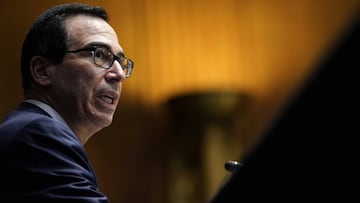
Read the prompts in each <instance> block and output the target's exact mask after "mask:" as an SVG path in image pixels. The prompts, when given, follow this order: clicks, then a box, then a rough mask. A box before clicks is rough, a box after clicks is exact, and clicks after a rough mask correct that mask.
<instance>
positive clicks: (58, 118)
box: [25, 99, 68, 126]
mask: <svg viewBox="0 0 360 203" xmlns="http://www.w3.org/2000/svg"><path fill="white" fill-rule="evenodd" d="M25 102H27V103H30V104H34V105H35V106H37V107H39V108H41V109H42V110H43V111H45V112H46V113H48V114H49V115H50V116H51V118H53V119H55V120H56V121H59V122H60V123H63V124H64V125H66V126H68V125H67V123H66V122H65V120H64V119H63V118H62V117H61V116H60V114H59V113H58V112H56V111H55V109H53V108H52V107H51V106H49V105H47V104H45V103H44V102H41V101H39V100H35V99H26V100H25Z"/></svg>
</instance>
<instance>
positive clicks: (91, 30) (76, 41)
mask: <svg viewBox="0 0 360 203" xmlns="http://www.w3.org/2000/svg"><path fill="white" fill-rule="evenodd" d="M65 27H66V30H67V33H68V38H69V46H70V47H69V48H76V49H78V48H82V47H84V46H86V45H89V44H94V43H99V44H105V45H107V46H108V47H110V48H111V50H112V51H113V52H114V53H117V52H123V50H122V48H121V46H120V45H119V42H118V38H117V35H116V32H115V30H114V29H113V28H112V27H111V26H110V25H109V24H108V23H107V22H106V21H104V20H103V19H101V18H98V17H93V16H87V15H76V16H72V17H69V18H68V19H66V21H65Z"/></svg>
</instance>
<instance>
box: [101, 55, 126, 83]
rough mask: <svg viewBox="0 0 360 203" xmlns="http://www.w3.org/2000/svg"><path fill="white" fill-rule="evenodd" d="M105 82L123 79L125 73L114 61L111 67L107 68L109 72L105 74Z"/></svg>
mask: <svg viewBox="0 0 360 203" xmlns="http://www.w3.org/2000/svg"><path fill="white" fill-rule="evenodd" d="M105 77H106V80H108V81H118V82H121V81H123V80H124V79H125V78H126V77H125V71H124V70H123V68H122V67H121V65H120V63H119V62H118V61H116V60H115V61H114V63H113V64H112V66H111V67H110V68H109V70H108V71H107V73H106V76H105Z"/></svg>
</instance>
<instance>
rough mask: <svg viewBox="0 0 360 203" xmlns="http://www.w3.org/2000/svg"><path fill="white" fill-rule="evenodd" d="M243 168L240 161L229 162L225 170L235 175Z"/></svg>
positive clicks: (226, 163)
mask: <svg viewBox="0 0 360 203" xmlns="http://www.w3.org/2000/svg"><path fill="white" fill-rule="evenodd" d="M242 166H243V164H242V163H240V162H238V161H227V162H225V169H226V170H227V171H229V172H232V173H234V172H235V171H237V170H239V169H240V168H241V167H242Z"/></svg>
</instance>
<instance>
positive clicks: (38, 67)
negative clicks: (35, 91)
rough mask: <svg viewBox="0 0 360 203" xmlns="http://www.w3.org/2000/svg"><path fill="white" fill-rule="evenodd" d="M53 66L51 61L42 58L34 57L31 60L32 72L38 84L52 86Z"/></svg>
mask: <svg viewBox="0 0 360 203" xmlns="http://www.w3.org/2000/svg"><path fill="white" fill-rule="evenodd" d="M51 66H52V64H51V63H50V61H49V60H48V59H46V58H44V57H42V56H34V57H33V58H32V59H31V62H30V72H31V76H32V78H33V80H34V82H35V83H36V84H39V85H41V86H49V85H50V84H51V77H50V71H51Z"/></svg>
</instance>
